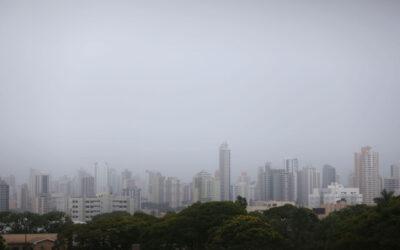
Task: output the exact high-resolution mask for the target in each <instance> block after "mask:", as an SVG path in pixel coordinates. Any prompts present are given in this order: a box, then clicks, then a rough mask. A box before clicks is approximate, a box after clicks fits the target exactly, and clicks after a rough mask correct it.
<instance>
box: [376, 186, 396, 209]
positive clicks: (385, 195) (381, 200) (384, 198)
mask: <svg viewBox="0 0 400 250" xmlns="http://www.w3.org/2000/svg"><path fill="white" fill-rule="evenodd" d="M393 194H394V192H393V191H390V192H388V191H386V189H384V190H383V191H382V192H381V196H380V197H376V198H374V202H375V203H376V204H377V205H378V206H381V205H385V204H387V203H388V202H389V201H390V200H391V199H392V198H393V197H394V196H393Z"/></svg>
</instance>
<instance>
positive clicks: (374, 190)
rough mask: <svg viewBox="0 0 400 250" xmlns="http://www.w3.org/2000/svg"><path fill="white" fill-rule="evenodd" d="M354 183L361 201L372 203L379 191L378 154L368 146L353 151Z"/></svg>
mask: <svg viewBox="0 0 400 250" xmlns="http://www.w3.org/2000/svg"><path fill="white" fill-rule="evenodd" d="M354 185H355V187H358V188H359V189H360V193H361V194H362V195H363V203H365V204H374V198H375V197H378V196H379V191H380V180H379V154H378V152H374V151H372V149H371V147H369V146H366V147H362V148H361V152H356V153H354Z"/></svg>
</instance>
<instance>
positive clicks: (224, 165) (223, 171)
mask: <svg viewBox="0 0 400 250" xmlns="http://www.w3.org/2000/svg"><path fill="white" fill-rule="evenodd" d="M219 176H220V182H221V188H220V192H221V201H229V200H232V197H231V150H230V149H229V147H228V144H227V143H223V144H222V145H221V146H220V147H219Z"/></svg>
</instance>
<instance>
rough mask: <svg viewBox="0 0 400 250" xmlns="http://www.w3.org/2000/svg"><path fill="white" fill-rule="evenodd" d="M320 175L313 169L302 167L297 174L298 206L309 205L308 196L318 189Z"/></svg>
mask: <svg viewBox="0 0 400 250" xmlns="http://www.w3.org/2000/svg"><path fill="white" fill-rule="evenodd" d="M320 178H321V177H320V174H319V172H317V170H316V169H315V168H313V167H310V166H307V167H304V168H303V169H302V170H301V171H299V172H298V204H299V205H302V206H308V205H309V195H310V194H311V193H312V192H313V190H314V188H320V186H321V185H320Z"/></svg>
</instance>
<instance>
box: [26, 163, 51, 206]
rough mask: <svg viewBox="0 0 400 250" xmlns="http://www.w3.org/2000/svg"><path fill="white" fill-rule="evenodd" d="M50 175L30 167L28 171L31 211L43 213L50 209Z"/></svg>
mask: <svg viewBox="0 0 400 250" xmlns="http://www.w3.org/2000/svg"><path fill="white" fill-rule="evenodd" d="M50 183H51V182H50V175H48V174H42V173H41V172H40V171H38V170H35V169H31V173H30V183H29V186H30V189H29V195H30V205H31V206H32V207H31V211H33V212H35V213H39V214H45V213H48V212H50V210H51V204H50V203H51V194H50V190H51V189H50Z"/></svg>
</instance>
